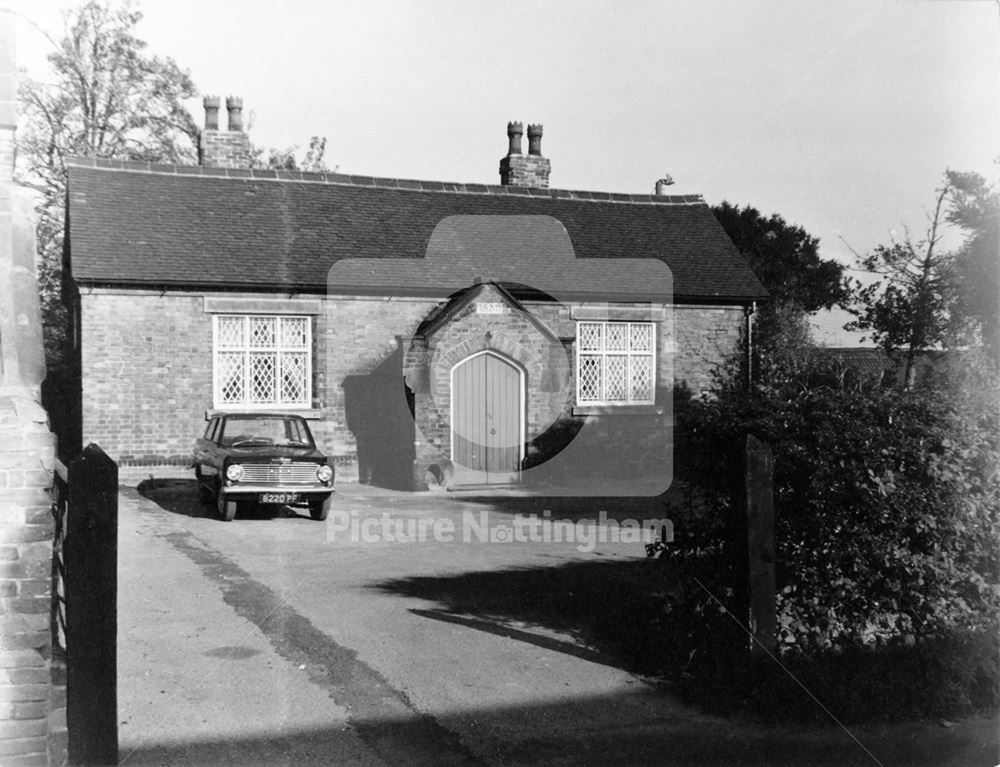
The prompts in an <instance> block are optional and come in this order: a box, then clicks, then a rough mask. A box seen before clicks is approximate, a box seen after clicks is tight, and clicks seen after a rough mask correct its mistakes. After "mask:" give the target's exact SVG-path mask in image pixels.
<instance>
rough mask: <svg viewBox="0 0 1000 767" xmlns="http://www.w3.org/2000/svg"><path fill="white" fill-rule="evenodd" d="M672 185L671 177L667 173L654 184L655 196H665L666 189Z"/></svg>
mask: <svg viewBox="0 0 1000 767" xmlns="http://www.w3.org/2000/svg"><path fill="white" fill-rule="evenodd" d="M673 183H674V179H673V177H672V176H671V175H670V174H669V173H668V174H666V175H665V176H664V177H663V178H661V179H659V180H658V181H657V182H656V194H657V195H665V194H667V187H668V186H672V185H673Z"/></svg>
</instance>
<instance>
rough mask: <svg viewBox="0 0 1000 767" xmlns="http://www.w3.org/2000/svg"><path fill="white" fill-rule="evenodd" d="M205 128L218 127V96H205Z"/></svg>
mask: <svg viewBox="0 0 1000 767" xmlns="http://www.w3.org/2000/svg"><path fill="white" fill-rule="evenodd" d="M202 104H204V105H205V130H218V129H219V97H218V96H205V99H204V101H202Z"/></svg>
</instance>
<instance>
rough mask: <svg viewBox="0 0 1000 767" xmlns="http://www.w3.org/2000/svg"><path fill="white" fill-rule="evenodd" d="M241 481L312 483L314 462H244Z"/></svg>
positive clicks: (288, 483) (285, 483) (290, 483)
mask: <svg viewBox="0 0 1000 767" xmlns="http://www.w3.org/2000/svg"><path fill="white" fill-rule="evenodd" d="M242 481H243V482H260V483H265V484H272V485H273V484H278V485H314V484H316V482H317V479H316V464H315V463H245V464H243V479H242Z"/></svg>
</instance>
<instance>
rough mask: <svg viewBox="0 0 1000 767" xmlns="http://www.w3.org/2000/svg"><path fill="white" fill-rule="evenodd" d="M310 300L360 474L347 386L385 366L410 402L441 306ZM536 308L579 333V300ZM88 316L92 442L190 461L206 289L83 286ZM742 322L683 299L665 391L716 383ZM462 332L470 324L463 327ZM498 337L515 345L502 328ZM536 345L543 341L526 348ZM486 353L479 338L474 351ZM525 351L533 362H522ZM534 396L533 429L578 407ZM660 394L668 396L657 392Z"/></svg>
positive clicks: (352, 461) (199, 410)
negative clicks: (405, 385)
mask: <svg viewBox="0 0 1000 767" xmlns="http://www.w3.org/2000/svg"><path fill="white" fill-rule="evenodd" d="M212 295H215V296H225V297H228V298H241V297H242V298H247V299H252V298H255V297H256V298H259V297H260V296H259V295H257V296H254V295H253V294H231V293H227V294H212ZM299 298H302V297H301V296H299ZM306 298H311V299H313V300H316V301H319V302H320V305H321V307H322V308H321V310H320V313H319V314H318V315H316V316H315V319H314V325H313V349H314V370H313V373H314V375H313V402H312V410H311V415H312V416H313V417H314V420H312V422H311V423H312V427H313V431H314V433H315V436H316V439H317V442H318V443H319V444H320V446H321V448H322V449H323V450H324V451H325V452H327V454H328V455H330V456H331V457H332V458H333V460H334V462H335V463H336V464H337V471H338V478H339V479H340V480H342V481H343V480H347V481H352V480H355V479H357V478H358V466H357V452H358V441H357V435H356V431H357V425H356V424H354V423H349V422H350V421H351V415H352V414H351V413H349V412H348V408H347V404H346V400H347V396H348V389H350V387H351V385H352V383H353V384H358V385H360V386H361V388H364V386H365V381H366V378H365V377H367V376H372V375H373V374H374V375H375V376H376V377H377V378H378V379H379V381H381V382H382V383H385V384H387V385H388V387H389V388H387V389H385V390H386V391H388V392H390V394H391V393H392V392H398V396H399V397H400V398H402V397H403V393H402V376H403V373H404V359H403V352H405V349H402V350H401V349H400V341H399V339H398V337H399V336H403V337H404V341H403V344H404V346H406V345H408V344H409V341H407V340H405V338H406V337H409V336H410V335H412V334H413V333H415V332H416V330H417V328H418V327H419V326H420V324H421V322H422V321H423V320H425V319H426V318H427V317H428V315H429V314H430V313H431V312H432V310H434V309H435V307H436V306H438V305H439V303H440V302H438V301H434V300H428V299H415V298H393V299H391V300H388V299H384V298H358V297H347V296H312V297H306ZM526 308H527V309H528V310H529V311H531V312H533V313H535V314H536V315H537V316H538V317H539V319H541V321H542V322H543V323H545V325H546V326H547V327H548V328H549V329H550V330H551V331H552V332H553V333H554V334H555V335H556V336H558V337H561V338H572V337H573V336H574V335H575V333H576V321H575V320H574V319H573V316H572V312H573V309H574V307H572V306H562V305H552V304H545V303H537V302H529V303H528V304H526ZM80 312H81V326H82V341H81V368H82V380H83V442H84V444H87V443H89V442H96V443H98V444H100V445H101V446H102V447H103V448H104V449H105V450H106V451H107V453H108V455H110V456H111V457H112V458H113V459H114V460H116V461H118V462H119V464H121V465H122V466H123V468H126V469H127V467H128V466H129V465H133V466H143V467H155V466H163V465H172V466H175V467H177V468H179V469H180V468H183V467H186V466H187V465H188V461H189V458H190V450H191V445H192V443H193V441H194V439H195V437H196V436H198V435H200V434H201V433H202V432H203V431H204V428H205V420H204V416H205V411H206V410H210V409H212V407H213V402H212V321H211V315H210V314H208V313H206V311H205V294H203V293H194V292H191V293H186V292H175V293H174V292H172V293H167V294H161V293H160V292H159V291H116V290H110V289H104V290H96V289H95V290H84V291H83V292H82V295H81V296H80ZM484 316H486V315H484ZM483 322H485V320H483V319H482V317H480V318H479V319H473V320H471V321H470V322H469V323H467V333H468V334H469V335H470V336H473V335H479V336H481V335H482V332H485V331H483V328H480V327H479V325H480V324H482V323H483ZM742 326H743V312H742V309H741V308H740V307H712V306H678V307H674V310H673V312H672V313H668V321H667V322H665V323H663V325H661V327H660V330H659V332H658V334H657V342H658V346H659V354H658V356H657V366H658V373H657V375H658V381H659V388H660V389H664V388H666V389H670V388H671V387H672V383H677V384H679V385H681V386H683V387H686V389H687V390H689V391H691V392H693V393H695V394H697V393H699V392H701V391H706V390H710V389H711V388H713V385H714V381H715V378H714V375H715V372H716V370H717V369H718V368H719V367H720V366H721V365H722V364H723V363H724V362H725V361H726V360H727V358H729V357H731V356H732V355H733V354H734V353H735V352H736V350H737V348H738V342H739V338H740V334H741V332H742ZM483 327H485V325H484V326H483ZM512 330H513V329H512ZM454 332H456V333H461V332H466V331H465V330H462V329H461V328H460V327H459V326H456V328H455V331H454ZM518 332H521V334H522V335H524V336H525V339H528V338H529V337H531V338H534V336H533V334H536V333H537V330H536V329H534V327H529V326H528V324H526V326H525V327H524V328H521V329H520V331H518ZM444 337H445V336H444V335H442V336H441V339H444ZM456 338H457V337H456ZM441 339H439V342H440V341H441ZM453 340H455V339H453ZM534 340H535V341H537V340H538V339H534ZM467 341H468V339H458V340H455V344H453V346H456V348H457V346H460V345H461V343H466V346H468V343H467ZM496 343H498V344H501V343H505V342H504V341H502V340H501V337H500V336H498V337H497V342H496ZM532 344H534V341H531V342H529V343H528V344H527V345H528V346H531V345H532ZM463 348H464V347H463ZM498 348H499V347H498ZM475 350H478V347H477V349H475ZM475 350H473V349H472V347H471V346H470V347H469V349H468V350H467V351H470V353H471V351H475ZM501 351H502V352H504V353H507V354H508V356H512V357H514V358H515V359H518V360H519V361H520V362H522V364H525V365H526V367H529V368H531V367H532V366H534V368H536V369H529V376H530V378H531V380H532V381H535V380H541V378H542V377H543V372H542V370H541V367H540V365H539V363H538V361H533V362H532V361H530V360H529V357H530V354H521V353H520V352H518V351H517V349H516V345H512V346H511V348H510V349H507V350H506V351H504V349H501ZM568 354H569V356H568V357H567V359H568V361H569V366H570V368H571V369H572V364H573V358H572V355H571V352H568ZM519 355H520V356H522V357H525V359H524V360H520V359H519ZM546 366H547V367H548V368H551V361H546ZM370 380H372V381H374V379H370ZM393 382H398V383H399V387H398V389H396V388H393V387H394V386H395V383H393ZM569 387H570V388H569V389H568V390H566V391H569V392H570V394H571V393H572V381H571V380H570V381H569ZM531 392H532V393H531V394H530V399H529V428H530V429H532V430H533V431H532V435H530V436H534V434H535V433H537V432H538V431H541V430H542V428H543V427H544V426H545V425H546V424H547V423H549V422H551V418H550V417H549V415H547V413H548V410H550V409H551V408H553V407H560V408H565V407H566V406H568V405H570V404H571V403H570V402H569V401H568V400H567V398H566V392H565V391H563V392H552V391H547V390H545V388H544V387H535V386H532V387H531ZM438 396H440V392H439V393H438ZM658 400H663V401H669V398H668V397H667V395H666V394H664V395H663V396H662V397H661V396H659V395H658ZM609 418H610V416H609ZM422 428H424V427H423V426H422ZM427 431H428V432H429V433H428V434H427V435H426V436H428V437H429V438H431V439H432V440H436V445H437V447H440V448H447V445H448V437H447V435H446V433H445V431H446V430H445V431H442V430H441V429H437V430H435V429H434V428H432V427H430V426H428V427H427ZM628 431H629V430H628V429H626V430H625V432H624V433H625V434H627V433H628ZM438 432H440V433H438Z"/></svg>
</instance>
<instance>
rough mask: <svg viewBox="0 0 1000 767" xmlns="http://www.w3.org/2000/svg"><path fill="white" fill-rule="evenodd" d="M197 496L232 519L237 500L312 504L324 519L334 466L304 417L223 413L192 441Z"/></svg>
mask: <svg viewBox="0 0 1000 767" xmlns="http://www.w3.org/2000/svg"><path fill="white" fill-rule="evenodd" d="M193 464H194V471H195V476H196V477H197V479H198V490H199V495H200V496H201V498H202V500H203V501H205V502H214V503H215V505H216V508H217V509H218V512H219V516H220V517H222V519H224V520H225V521H227V522H229V521H231V520H232V519H233V517H235V516H236V509H237V506H238V504H240V503H246V504H258V505H298V506H308V508H309V514H310V516H311V517H312V518H313V519H316V520H323V519H326V517H327V514H329V512H330V503H331V498H332V496H333V474H334V471H333V467H332V466H331V465H330V464H329V462H328V460H327V457H326V456H325V455H324V454H323V453H322V452H321V451H320V450H318V449H317V447H316V442H315V441H314V440H313V436H312V433H311V432H310V431H309V425H308V424H307V423H306V420H305V419H304V418H302V417H301V416H297V415H283V414H278V413H252V414H251V413H220V414H216V415H213V416H212V417H211V418H210V419H209V421H208V428H206V429H205V434H204V436H203V437H201V438H199V439H197V440H196V441H195V443H194V452H193Z"/></svg>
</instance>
